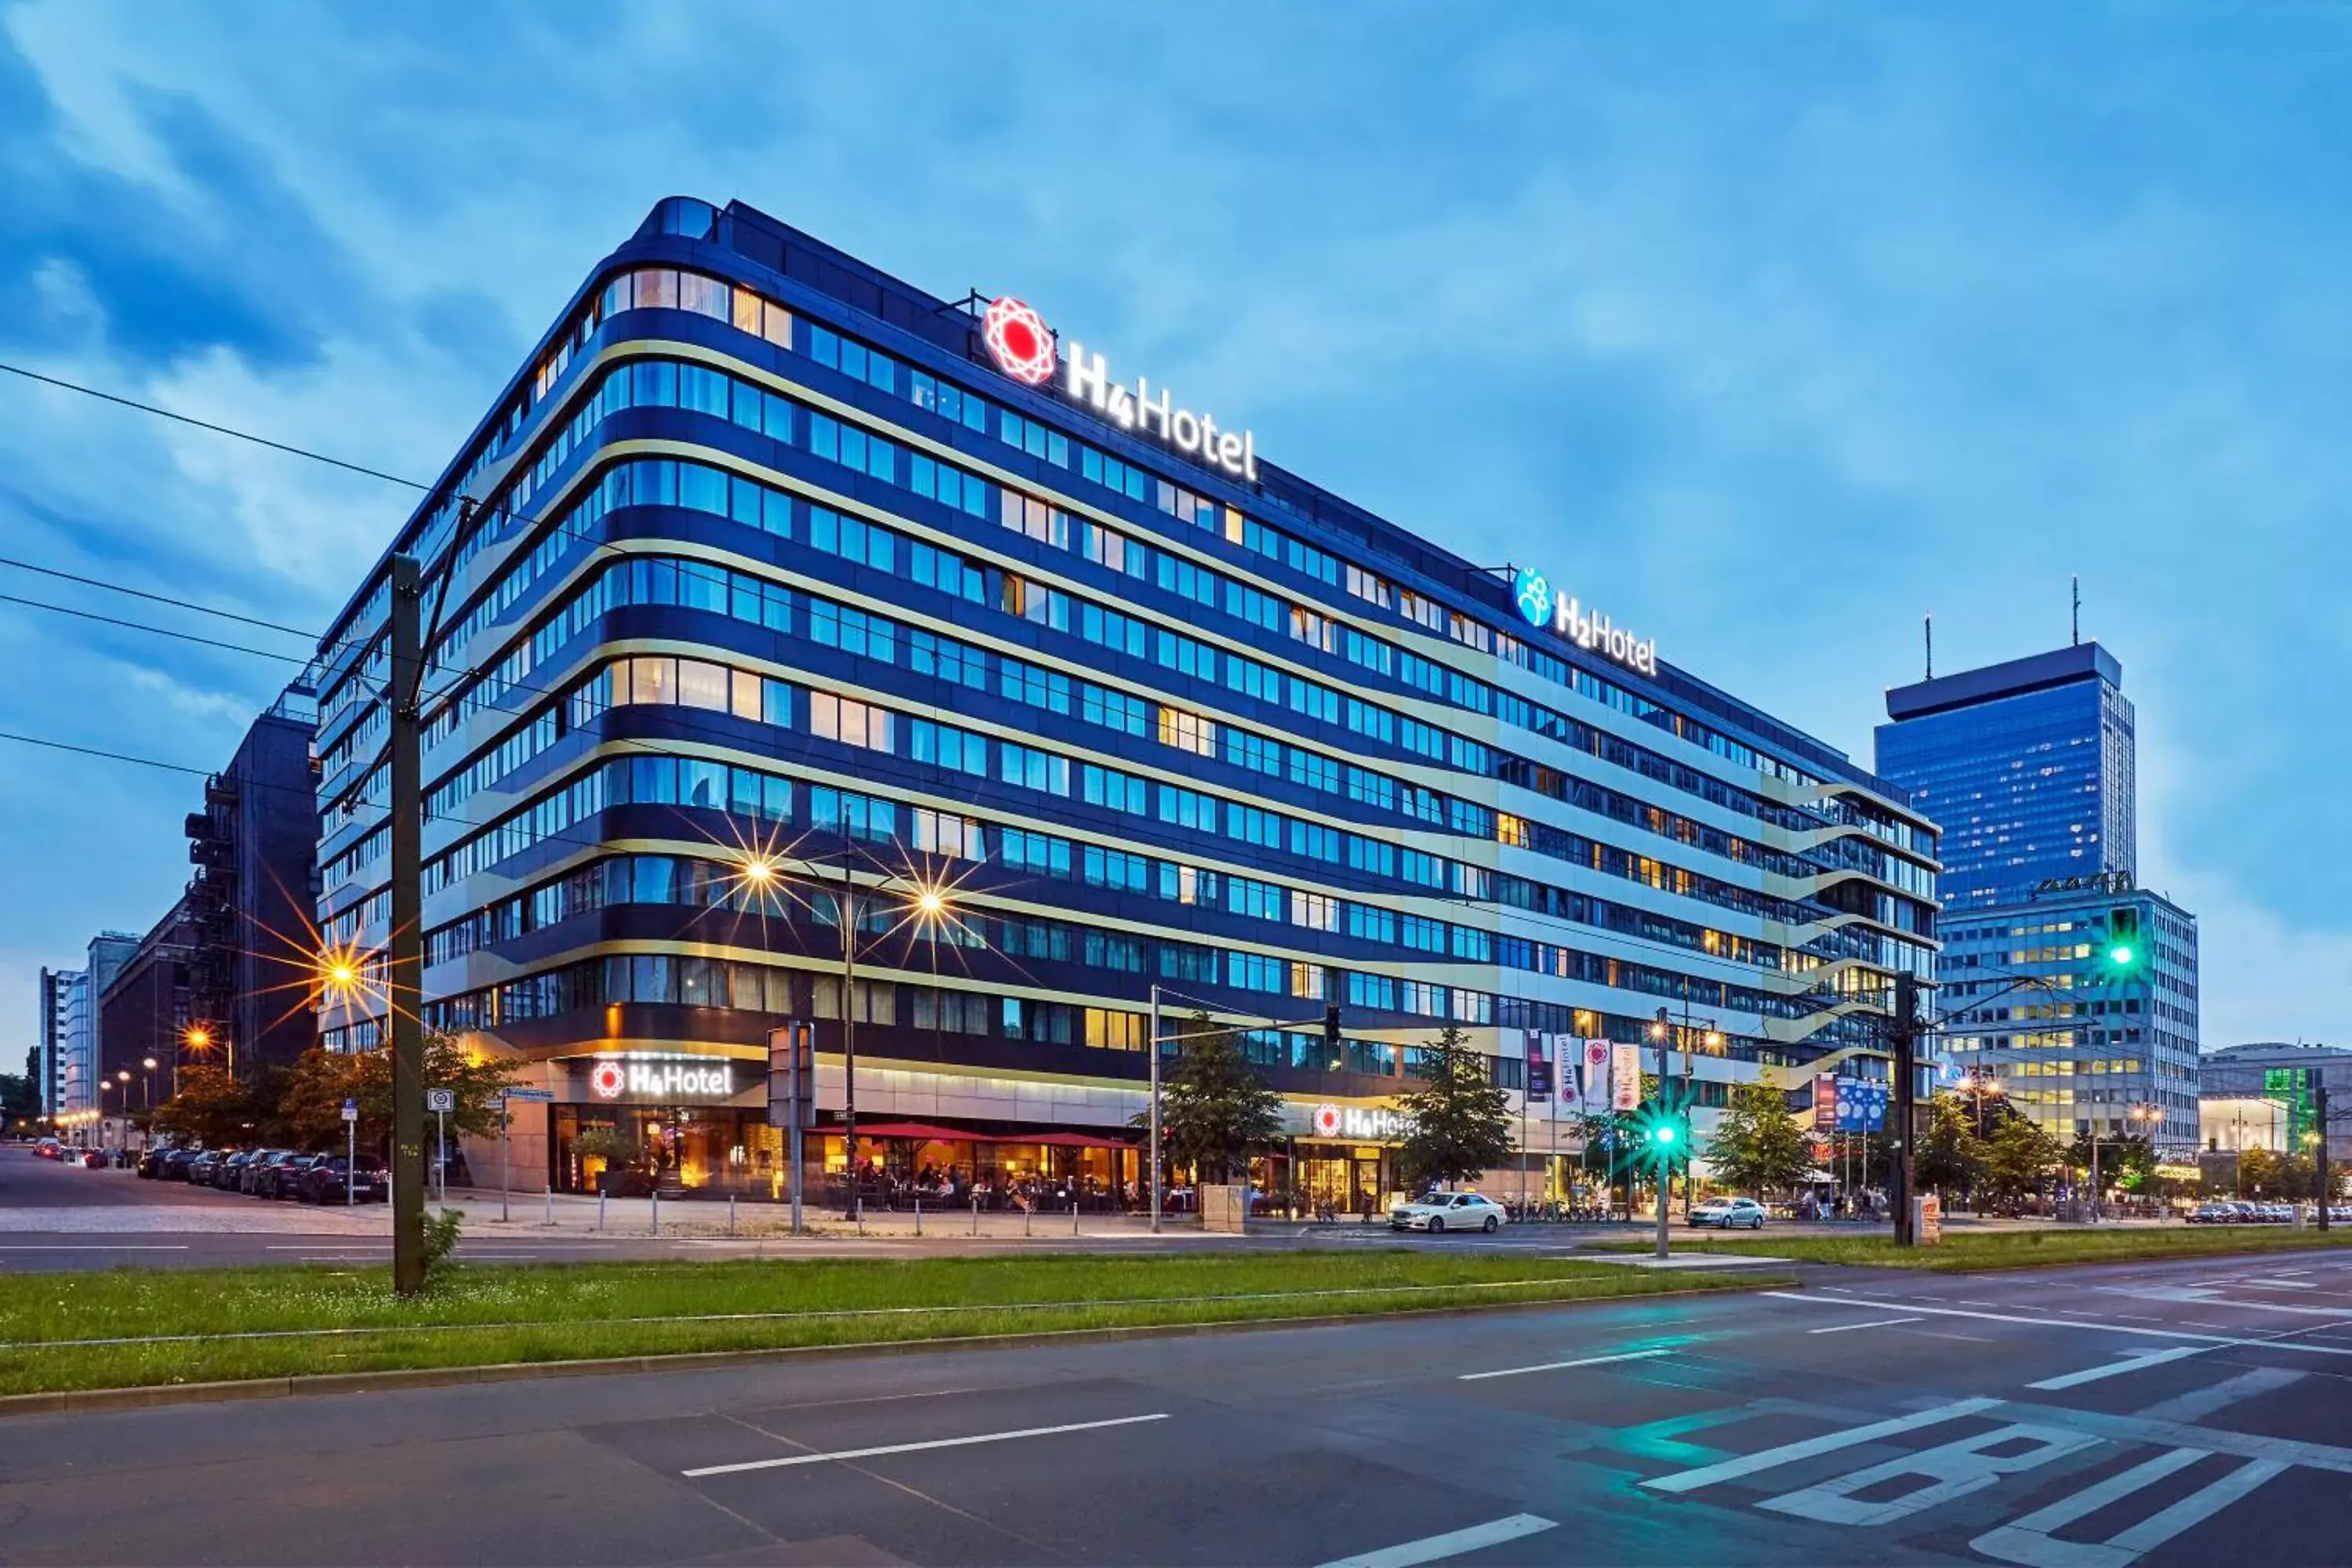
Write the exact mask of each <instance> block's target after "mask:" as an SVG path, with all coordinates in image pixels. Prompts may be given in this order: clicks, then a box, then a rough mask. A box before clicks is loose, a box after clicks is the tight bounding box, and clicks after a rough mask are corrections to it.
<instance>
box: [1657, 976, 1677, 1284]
mask: <svg viewBox="0 0 2352 1568" xmlns="http://www.w3.org/2000/svg"><path fill="white" fill-rule="evenodd" d="M1661 1010H1662V1011H1663V1009H1661ZM1667 1082H1668V1080H1667V1078H1666V1037H1665V1036H1664V1035H1663V1034H1661V1035H1660V1036H1659V1037H1658V1111H1659V1114H1660V1115H1661V1116H1664V1114H1666V1110H1665V1105H1666V1095H1667V1093H1668V1092H1669V1090H1668V1089H1667ZM1672 1148H1673V1145H1671V1144H1666V1143H1661V1144H1659V1145H1658V1146H1657V1160H1658V1246H1657V1255H1658V1256H1659V1257H1660V1258H1664V1257H1665V1256H1666V1251H1667V1247H1668V1245H1669V1244H1668V1242H1667V1240H1666V1188H1667V1187H1668V1186H1669V1185H1670V1184H1672V1183H1673V1181H1674V1175H1675V1163H1674V1156H1673V1154H1672V1152H1671V1150H1672Z"/></svg>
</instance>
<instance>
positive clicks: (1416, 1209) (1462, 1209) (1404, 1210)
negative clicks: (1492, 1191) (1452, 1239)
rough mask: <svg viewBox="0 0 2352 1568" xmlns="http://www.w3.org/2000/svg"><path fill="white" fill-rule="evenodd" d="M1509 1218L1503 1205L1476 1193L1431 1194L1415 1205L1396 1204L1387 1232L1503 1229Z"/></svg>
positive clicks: (1490, 1230) (1492, 1230)
mask: <svg viewBox="0 0 2352 1568" xmlns="http://www.w3.org/2000/svg"><path fill="white" fill-rule="evenodd" d="M1509 1217H1510V1216H1509V1215H1506V1214H1505V1213H1504V1212H1503V1205H1500V1204H1498V1203H1496V1201H1495V1200H1494V1199H1492V1198H1489V1197H1486V1196H1484V1195H1483V1194H1478V1193H1432V1194H1429V1195H1428V1196H1427V1197H1425V1198H1423V1199H1422V1200H1421V1201H1420V1202H1419V1203H1412V1204H1399V1205H1397V1206H1396V1207H1394V1208H1392V1209H1391V1210H1390V1211H1389V1228H1390V1229H1391V1230H1426V1231H1431V1232H1435V1231H1442V1230H1483V1231H1485V1232H1486V1233H1487V1234H1488V1235H1490V1236H1491V1235H1493V1234H1494V1233H1495V1232H1496V1231H1498V1230H1500V1229H1502V1228H1503V1222H1504V1221H1505V1220H1507V1218H1509Z"/></svg>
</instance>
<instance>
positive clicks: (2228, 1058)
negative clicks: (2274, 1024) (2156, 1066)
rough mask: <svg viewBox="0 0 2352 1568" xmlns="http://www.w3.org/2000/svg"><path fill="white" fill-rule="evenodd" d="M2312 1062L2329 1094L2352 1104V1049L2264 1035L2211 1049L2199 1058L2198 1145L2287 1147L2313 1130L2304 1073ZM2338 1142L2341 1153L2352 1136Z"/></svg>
mask: <svg viewBox="0 0 2352 1568" xmlns="http://www.w3.org/2000/svg"><path fill="white" fill-rule="evenodd" d="M2199 1068H2200V1070H2199V1074H2198V1101H2199V1103H2198V1130H2197V1146H2198V1147H2199V1148H2200V1150H2203V1151H2205V1152H2209V1153H2236V1152H2240V1151H2242V1150H2246V1149H2263V1150H2266V1151H2268V1152H2271V1153H2273V1154H2279V1153H2284V1152H2287V1151H2288V1150H2289V1149H2291V1148H2293V1147H2294V1144H2295V1143H2296V1142H2298V1141H2300V1138H2301V1135H2302V1134H2303V1133H2304V1132H2306V1131H2310V1125H2311V1123H2310V1118H2311V1111H2312V1107H2311V1100H2310V1089H2309V1086H2308V1085H2307V1084H2306V1083H2305V1082H2304V1081H2303V1075H2304V1073H2305V1070H2306V1069H2308V1068H2318V1069H2319V1072H2320V1077H2321V1079H2322V1081H2324V1082H2325V1083H2326V1086H2327V1092H2328V1093H2329V1095H2330V1096H2341V1097H2342V1100H2341V1104H2342V1105H2343V1106H2345V1107H2347V1108H2352V1049H2346V1048H2345V1047H2340V1046H2319V1045H2309V1046H2307V1045H2302V1044H2293V1045H2290V1044H2288V1043H2287V1042H2286V1041H2284V1040H2264V1041H2258V1042H2256V1043H2254V1044H2252V1045H2243V1046H2230V1047H2224V1048H2223V1049H2221V1050H2217V1051H2208V1052H2206V1053H2205V1057H2204V1059H2203V1060H2202V1061H2201V1062H2200V1064H2199ZM2338 1144H2339V1150H2338V1153H2337V1157H2338V1158H2341V1157H2342V1152H2343V1150H2344V1149H2346V1148H2352V1141H2347V1140H2344V1139H2341V1138H2339V1139H2338Z"/></svg>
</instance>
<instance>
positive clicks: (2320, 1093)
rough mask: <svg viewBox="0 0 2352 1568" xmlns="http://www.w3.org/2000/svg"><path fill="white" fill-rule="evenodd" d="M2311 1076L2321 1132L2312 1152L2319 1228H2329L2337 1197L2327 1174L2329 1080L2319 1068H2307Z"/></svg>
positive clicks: (2315, 1120)
mask: <svg viewBox="0 0 2352 1568" xmlns="http://www.w3.org/2000/svg"><path fill="white" fill-rule="evenodd" d="M2304 1070H2305V1072H2307V1073H2309V1074H2310V1075H2311V1120H2312V1122H2313V1125H2314V1126H2315V1127H2316V1128H2317V1129H2318V1131H2319V1147H2318V1148H2316V1149H2315V1150H2313V1151H2312V1154H2313V1157H2314V1158H2313V1163H2314V1167H2315V1168H2314V1170H2313V1172H2312V1174H2313V1175H2315V1176H2316V1177H2317V1178H2318V1188H2317V1191H2318V1194H2319V1228H2320V1229H2322V1230H2326V1228H2327V1210H2328V1206H2329V1205H2330V1204H2331V1203H2332V1202H2333V1201H2334V1199H2335V1196H2336V1192H2335V1187H2336V1184H2335V1182H2334V1181H2332V1180H2331V1179H2330V1178H2329V1176H2328V1173H2327V1079H2326V1077H2325V1076H2324V1075H2323V1069H2321V1068H2305V1069H2304Z"/></svg>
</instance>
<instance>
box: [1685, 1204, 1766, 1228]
mask: <svg viewBox="0 0 2352 1568" xmlns="http://www.w3.org/2000/svg"><path fill="white" fill-rule="evenodd" d="M1689 1221H1690V1223H1691V1224H1692V1225H1695V1226H1715V1227H1716V1228H1717V1229H1718V1230H1762V1229H1763V1228H1764V1205H1762V1204H1759V1203H1758V1202H1757V1201H1756V1200H1755V1199H1754V1198H1709V1199H1707V1200H1706V1202H1705V1203H1703V1204H1700V1205H1697V1206H1696V1207H1695V1208H1693V1209H1692V1210H1691V1211H1690V1216H1689Z"/></svg>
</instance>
